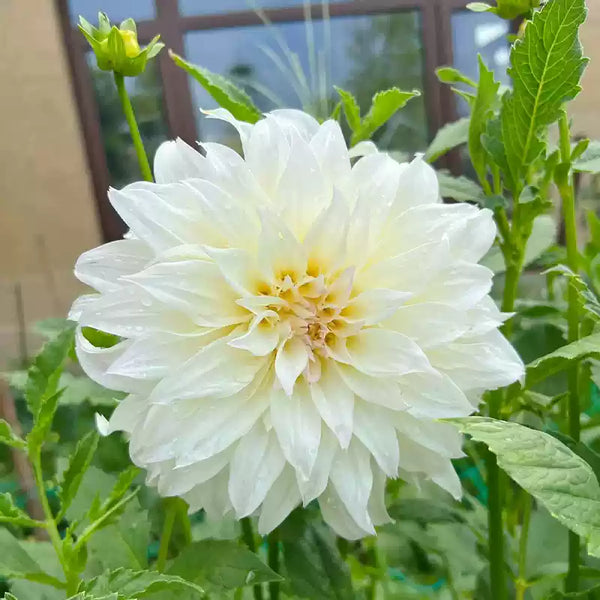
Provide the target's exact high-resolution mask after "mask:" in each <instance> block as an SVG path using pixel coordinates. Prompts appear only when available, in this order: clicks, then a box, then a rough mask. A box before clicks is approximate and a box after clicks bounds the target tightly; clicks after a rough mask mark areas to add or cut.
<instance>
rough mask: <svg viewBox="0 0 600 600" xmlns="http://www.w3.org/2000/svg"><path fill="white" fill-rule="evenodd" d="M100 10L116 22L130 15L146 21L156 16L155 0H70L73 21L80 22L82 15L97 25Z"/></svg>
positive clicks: (70, 13)
mask: <svg viewBox="0 0 600 600" xmlns="http://www.w3.org/2000/svg"><path fill="white" fill-rule="evenodd" d="M159 1H160V0H159ZM99 11H102V12H105V13H106V14H107V15H108V18H109V19H110V20H111V21H112V22H114V23H120V22H121V21H124V20H125V19H127V18H128V17H132V18H133V19H135V20H136V21H144V20H147V19H153V18H154V17H155V16H156V9H155V6H154V0H69V15H70V16H71V22H72V23H78V22H79V15H81V16H82V17H83V18H84V19H86V20H88V21H89V22H90V23H92V24H93V25H95V24H96V23H97V22H98V12H99Z"/></svg>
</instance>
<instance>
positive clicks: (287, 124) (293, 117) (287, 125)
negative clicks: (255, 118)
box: [266, 108, 319, 142]
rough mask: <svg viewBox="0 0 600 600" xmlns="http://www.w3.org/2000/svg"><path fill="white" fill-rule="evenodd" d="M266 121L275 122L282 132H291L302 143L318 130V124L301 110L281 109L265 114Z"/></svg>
mask: <svg viewBox="0 0 600 600" xmlns="http://www.w3.org/2000/svg"><path fill="white" fill-rule="evenodd" d="M266 118H267V119H268V120H273V121H275V122H276V123H277V124H278V125H279V127H281V129H282V130H284V131H286V130H289V129H291V130H293V131H294V133H295V134H297V135H299V136H300V137H301V138H302V139H303V140H304V141H307V142H308V141H309V140H310V139H311V138H312V137H313V136H314V135H315V134H316V133H317V131H318V130H319V122H318V121H317V120H316V119H315V118H314V117H312V116H311V115H309V114H308V113H305V112H303V111H301V110H296V109H293V108H282V109H277V110H272V111H271V112H270V113H268V114H267V116H266Z"/></svg>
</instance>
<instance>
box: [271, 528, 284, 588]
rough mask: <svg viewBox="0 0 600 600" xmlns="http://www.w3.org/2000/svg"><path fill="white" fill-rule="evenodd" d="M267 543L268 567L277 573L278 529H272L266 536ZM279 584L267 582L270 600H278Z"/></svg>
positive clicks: (277, 582)
mask: <svg viewBox="0 0 600 600" xmlns="http://www.w3.org/2000/svg"><path fill="white" fill-rule="evenodd" d="M268 543H269V556H268V559H269V567H271V569H273V571H275V573H279V530H278V529H274V530H273V531H272V532H271V533H270V534H269V537H268ZM280 589H281V585H280V584H279V581H270V582H269V598H270V600H279V592H280Z"/></svg>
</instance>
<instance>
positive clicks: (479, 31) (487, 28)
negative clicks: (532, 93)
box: [452, 10, 510, 117]
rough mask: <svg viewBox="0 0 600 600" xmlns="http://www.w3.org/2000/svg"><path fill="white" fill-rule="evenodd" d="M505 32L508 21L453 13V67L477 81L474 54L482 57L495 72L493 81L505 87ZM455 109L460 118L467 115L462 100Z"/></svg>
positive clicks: (506, 41) (508, 52) (506, 43)
mask: <svg viewBox="0 0 600 600" xmlns="http://www.w3.org/2000/svg"><path fill="white" fill-rule="evenodd" d="M508 33H509V25H508V22H507V21H505V20H503V19H501V18H500V17H497V16H496V15H494V14H491V13H475V12H471V11H467V10H465V11H457V12H455V13H454V14H453V15H452V38H453V53H454V67H455V68H457V69H458V70H459V71H461V72H463V73H464V74H465V75H467V76H468V77H470V78H471V79H473V80H475V81H477V80H478V79H479V74H478V73H479V67H478V62H477V54H481V57H482V58H483V62H484V63H485V64H486V65H487V67H488V68H489V69H492V70H493V71H494V73H495V75H496V79H497V80H498V81H500V82H501V83H503V84H505V85H508V83H509V79H508V75H507V74H506V69H507V67H508V62H509V57H510V46H509V43H508V40H507V35H508ZM459 87H461V86H459ZM463 89H466V88H463ZM457 109H458V112H459V115H460V116H461V117H462V116H467V115H468V114H469V107H468V106H467V104H466V102H465V101H464V100H460V101H459V103H458V106H457Z"/></svg>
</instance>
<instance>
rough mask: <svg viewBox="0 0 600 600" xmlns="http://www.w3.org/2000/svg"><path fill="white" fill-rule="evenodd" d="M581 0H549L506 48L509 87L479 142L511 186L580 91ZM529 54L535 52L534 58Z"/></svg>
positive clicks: (518, 181) (516, 183) (517, 182)
mask: <svg viewBox="0 0 600 600" xmlns="http://www.w3.org/2000/svg"><path fill="white" fill-rule="evenodd" d="M585 14H586V9H585V2H584V0H552V1H551V2H548V3H547V4H546V5H545V6H544V8H542V9H541V10H540V11H538V12H536V13H535V14H534V16H533V19H532V21H531V22H530V23H529V24H528V25H527V27H526V28H525V34H524V36H523V39H520V40H518V41H517V42H516V43H515V45H514V46H513V49H512V52H511V65H512V67H511V69H510V70H509V73H510V75H511V77H512V80H513V90H512V91H511V92H508V93H506V94H505V95H504V97H503V100H502V108H501V110H500V115H499V117H498V118H497V119H495V120H493V121H491V122H490V123H489V125H488V129H487V135H486V136H485V137H484V145H485V147H486V149H487V150H488V152H489V153H490V154H491V156H492V158H493V160H494V161H495V163H496V164H497V165H498V166H499V167H500V168H501V169H502V171H503V173H504V176H505V178H506V182H507V184H508V186H509V187H510V189H511V190H513V192H515V191H517V192H518V190H519V187H520V185H521V181H522V180H523V179H524V177H525V176H526V175H527V171H528V169H529V168H530V165H532V164H533V163H534V162H535V160H536V159H537V158H538V157H539V156H540V154H541V153H542V152H543V151H544V148H545V139H544V137H545V129H546V128H547V127H548V126H549V125H550V124H552V123H554V122H555V121H556V120H557V119H558V117H559V115H560V111H561V109H562V106H563V104H564V103H565V102H566V101H568V100H571V99H572V98H574V97H575V96H576V95H577V94H578V93H579V91H580V89H581V88H580V87H579V80H580V78H581V74H582V72H583V69H584V67H585V64H586V60H585V59H584V58H583V54H582V50H581V45H580V43H579V38H578V28H579V25H581V23H583V21H584V19H585ZM531 57H536V59H535V60H533V59H532V58H531Z"/></svg>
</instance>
